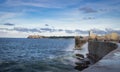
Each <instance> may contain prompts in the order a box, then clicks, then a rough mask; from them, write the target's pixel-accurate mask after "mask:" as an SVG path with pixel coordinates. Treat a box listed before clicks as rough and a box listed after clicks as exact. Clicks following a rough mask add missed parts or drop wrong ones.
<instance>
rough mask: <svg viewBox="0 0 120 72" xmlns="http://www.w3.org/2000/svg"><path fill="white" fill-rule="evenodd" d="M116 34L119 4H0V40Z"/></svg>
mask: <svg viewBox="0 0 120 72" xmlns="http://www.w3.org/2000/svg"><path fill="white" fill-rule="evenodd" d="M89 30H93V32H96V33H97V34H106V33H110V32H117V33H119V34H120V0H0V37H22V38H24V37H27V36H28V35H34V34H35V35H44V36H73V35H88V31H89Z"/></svg>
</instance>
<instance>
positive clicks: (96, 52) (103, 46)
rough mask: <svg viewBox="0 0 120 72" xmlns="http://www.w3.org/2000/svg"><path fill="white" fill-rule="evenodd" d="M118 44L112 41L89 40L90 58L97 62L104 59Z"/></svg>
mask: <svg viewBox="0 0 120 72" xmlns="http://www.w3.org/2000/svg"><path fill="white" fill-rule="evenodd" d="M116 48H117V45H116V44H115V43H111V42H99V41H89V42H88V51H89V54H88V55H89V58H90V59H92V61H93V62H97V61H99V60H100V59H102V58H103V57H104V56H105V55H107V54H108V53H109V52H111V51H113V50H115V49H116Z"/></svg>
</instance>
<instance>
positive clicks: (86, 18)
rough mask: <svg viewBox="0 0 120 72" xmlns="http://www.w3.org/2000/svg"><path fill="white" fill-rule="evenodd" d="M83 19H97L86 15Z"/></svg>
mask: <svg viewBox="0 0 120 72" xmlns="http://www.w3.org/2000/svg"><path fill="white" fill-rule="evenodd" d="M83 19H84V20H93V19H95V17H84V18H83Z"/></svg>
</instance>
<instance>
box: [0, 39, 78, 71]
mask: <svg viewBox="0 0 120 72" xmlns="http://www.w3.org/2000/svg"><path fill="white" fill-rule="evenodd" d="M73 49H74V39H72V38H71V39H62V38H61V39H47V38H45V39H27V38H0V72H79V71H77V70H75V69H74V66H75V64H74V62H75V61H76V59H75V58H74V53H75V51H74V50H73Z"/></svg>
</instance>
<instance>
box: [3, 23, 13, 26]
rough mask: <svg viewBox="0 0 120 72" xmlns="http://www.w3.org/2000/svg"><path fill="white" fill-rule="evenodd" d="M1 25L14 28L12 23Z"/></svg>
mask: <svg viewBox="0 0 120 72" xmlns="http://www.w3.org/2000/svg"><path fill="white" fill-rule="evenodd" d="M3 25H6V26H14V25H15V24H12V23H5V24H3Z"/></svg>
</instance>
